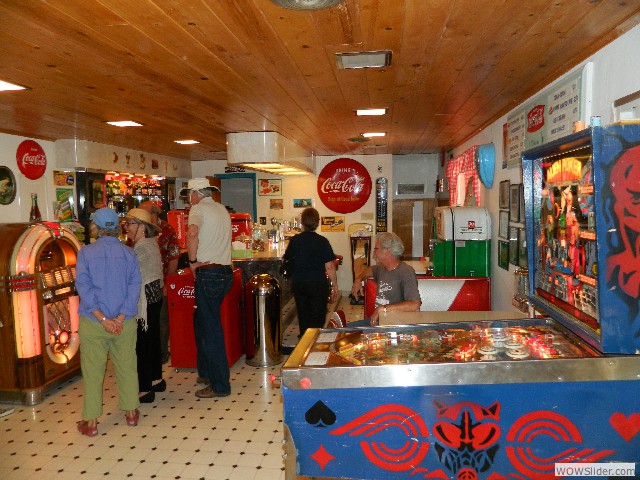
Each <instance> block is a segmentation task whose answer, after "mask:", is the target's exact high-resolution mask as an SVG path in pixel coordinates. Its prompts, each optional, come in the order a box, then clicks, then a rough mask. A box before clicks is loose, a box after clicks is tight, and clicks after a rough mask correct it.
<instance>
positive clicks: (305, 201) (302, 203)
mask: <svg viewBox="0 0 640 480" xmlns="http://www.w3.org/2000/svg"><path fill="white" fill-rule="evenodd" d="M292 205H293V208H307V207H313V199H312V198H294V199H293V200H292Z"/></svg>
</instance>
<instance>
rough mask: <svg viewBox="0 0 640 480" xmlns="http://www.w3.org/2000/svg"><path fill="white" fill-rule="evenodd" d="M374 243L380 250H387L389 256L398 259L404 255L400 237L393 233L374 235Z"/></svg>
mask: <svg viewBox="0 0 640 480" xmlns="http://www.w3.org/2000/svg"><path fill="white" fill-rule="evenodd" d="M376 243H377V244H378V245H379V246H380V248H388V249H389V250H390V251H391V254H392V255H393V256H394V257H396V258H400V257H401V256H402V254H403V253H404V244H403V243H402V240H400V237H399V236H398V235H396V234H395V233H393V232H382V233H379V234H377V235H376Z"/></svg>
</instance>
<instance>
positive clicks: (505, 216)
mask: <svg viewBox="0 0 640 480" xmlns="http://www.w3.org/2000/svg"><path fill="white" fill-rule="evenodd" d="M498 215H499V218H498V219H499V222H498V237H500V238H508V237H507V235H509V210H500V211H499V212H498Z"/></svg>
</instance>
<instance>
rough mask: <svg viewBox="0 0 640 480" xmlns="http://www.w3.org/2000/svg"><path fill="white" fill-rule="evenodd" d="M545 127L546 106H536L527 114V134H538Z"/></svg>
mask: <svg viewBox="0 0 640 480" xmlns="http://www.w3.org/2000/svg"><path fill="white" fill-rule="evenodd" d="M543 126H544V105H536V106H535V107H533V108H532V109H531V110H529V113H527V132H529V133H533V132H537V131H538V130H540V129H541V128H542V127H543Z"/></svg>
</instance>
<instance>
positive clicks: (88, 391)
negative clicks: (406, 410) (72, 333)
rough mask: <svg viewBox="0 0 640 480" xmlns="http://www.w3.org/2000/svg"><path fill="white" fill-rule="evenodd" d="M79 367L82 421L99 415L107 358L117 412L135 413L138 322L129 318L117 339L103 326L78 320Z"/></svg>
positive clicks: (136, 402)
mask: <svg viewBox="0 0 640 480" xmlns="http://www.w3.org/2000/svg"><path fill="white" fill-rule="evenodd" d="M78 331H79V333H80V367H81V369H82V377H83V380H84V408H83V410H82V418H83V419H84V420H92V419H94V418H98V417H99V416H101V415H102V384H103V382H104V374H105V372H106V369H107V355H108V356H109V357H111V362H112V363H113V366H114V367H115V370H116V385H117V387H118V408H119V409H121V410H135V409H136V408H138V407H139V406H140V400H138V369H137V357H136V339H137V336H138V330H137V322H136V320H135V319H133V318H131V319H129V320H126V321H125V322H124V324H123V326H122V333H120V335H113V334H111V333H108V332H107V331H106V330H105V329H104V327H103V326H102V325H100V324H99V323H98V322H95V321H93V320H91V319H89V318H87V317H82V316H81V317H80V328H79V330H78Z"/></svg>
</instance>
